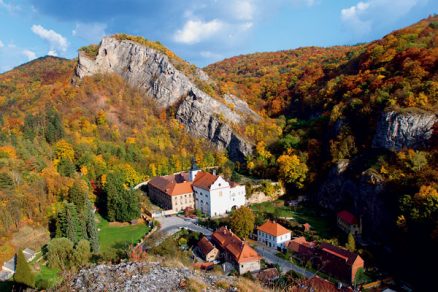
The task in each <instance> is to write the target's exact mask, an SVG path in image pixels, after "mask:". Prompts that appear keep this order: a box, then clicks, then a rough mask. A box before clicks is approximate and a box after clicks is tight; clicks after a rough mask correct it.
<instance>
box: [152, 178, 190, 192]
mask: <svg viewBox="0 0 438 292" xmlns="http://www.w3.org/2000/svg"><path fill="white" fill-rule="evenodd" d="M148 184H149V185H151V186H153V187H155V188H157V189H159V190H160V191H162V192H164V193H166V194H168V195H169V196H178V195H182V194H189V193H193V189H192V183H191V182H189V181H188V179H187V173H178V174H174V175H166V176H157V177H154V178H153V179H151V180H150V181H149V183H148Z"/></svg>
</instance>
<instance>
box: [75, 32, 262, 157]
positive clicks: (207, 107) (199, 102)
mask: <svg viewBox="0 0 438 292" xmlns="http://www.w3.org/2000/svg"><path fill="white" fill-rule="evenodd" d="M98 73H116V74H118V75H120V76H122V77H123V78H124V79H125V80H126V81H127V82H128V83H129V84H130V85H131V86H133V87H135V88H139V89H140V90H142V91H144V92H145V93H146V95H147V96H150V97H152V98H154V99H155V100H156V102H157V104H158V106H160V107H162V108H168V107H170V106H176V107H177V113H176V118H177V119H178V120H179V121H180V122H181V123H183V124H184V125H185V126H186V129H187V130H188V131H189V132H190V133H192V134H194V135H197V136H200V137H204V138H207V139H209V140H210V141H211V142H213V143H214V144H215V145H216V146H217V147H218V148H221V149H227V150H228V151H229V156H230V158H231V159H233V160H237V161H244V159H245V157H246V156H247V155H249V154H251V153H252V149H253V145H252V144H251V143H249V142H248V141H246V140H244V139H243V138H242V137H240V136H239V135H237V134H236V132H235V131H234V130H233V127H232V125H233V124H235V125H238V124H241V123H244V122H247V121H248V120H249V121H258V120H260V116H259V115H257V113H255V112H254V111H252V110H251V109H250V108H249V107H248V105H247V104H246V102H244V101H242V100H240V99H239V98H237V97H235V96H231V95H229V96H225V97H224V98H225V100H226V103H227V104H229V105H232V106H231V107H232V108H230V106H229V105H227V104H224V103H223V102H221V101H219V100H216V99H214V98H213V97H211V96H210V95H208V94H206V93H205V92H203V91H202V90H200V89H199V88H198V87H197V86H196V85H195V84H194V83H193V82H192V81H191V80H190V79H189V78H188V77H187V76H186V75H184V74H183V73H182V72H181V71H179V70H177V69H176V68H175V66H174V65H173V64H172V62H171V60H169V58H168V57H167V56H166V55H165V54H163V53H161V52H158V51H156V50H154V49H151V48H149V47H146V46H143V45H140V44H138V43H136V42H133V41H129V40H118V39H115V38H113V37H105V38H103V40H102V42H101V45H100V48H99V52H98V54H97V56H96V58H95V59H91V58H89V57H88V56H86V55H85V54H84V53H83V52H79V58H78V65H77V67H76V76H77V78H79V79H80V78H83V77H85V76H90V75H94V74H98ZM196 76H197V77H198V78H199V79H200V80H203V81H206V82H211V80H210V79H209V77H208V75H207V74H206V73H205V72H204V71H202V70H200V69H198V70H196Z"/></svg>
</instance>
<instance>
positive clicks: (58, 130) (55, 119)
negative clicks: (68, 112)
mask: <svg viewBox="0 0 438 292" xmlns="http://www.w3.org/2000/svg"><path fill="white" fill-rule="evenodd" d="M63 137H64V126H63V124H62V121H61V117H60V116H59V114H58V112H57V111H56V110H55V109H54V108H50V109H49V110H48V112H47V129H46V132H45V138H46V140H47V142H49V143H50V144H52V143H54V142H56V141H58V140H59V139H62V138H63Z"/></svg>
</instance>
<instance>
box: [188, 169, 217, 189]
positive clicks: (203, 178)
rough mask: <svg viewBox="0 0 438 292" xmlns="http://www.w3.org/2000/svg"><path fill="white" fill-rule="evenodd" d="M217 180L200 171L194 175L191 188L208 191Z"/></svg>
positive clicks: (211, 175)
mask: <svg viewBox="0 0 438 292" xmlns="http://www.w3.org/2000/svg"><path fill="white" fill-rule="evenodd" d="M218 178H219V176H217V175H214V174H211V173H209V172H205V171H200V172H198V173H197V174H196V176H195V180H194V181H193V186H195V187H198V188H201V189H205V190H210V187H211V185H212V184H214V182H215V181H216V180H217V179H218Z"/></svg>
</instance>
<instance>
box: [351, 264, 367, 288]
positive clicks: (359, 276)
mask: <svg viewBox="0 0 438 292" xmlns="http://www.w3.org/2000/svg"><path fill="white" fill-rule="evenodd" d="M368 280H369V279H368V277H367V275H366V274H365V271H364V269H363V268H359V269H358V270H357V272H356V275H355V276H354V285H360V284H364V283H366V282H367V281H368Z"/></svg>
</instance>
